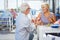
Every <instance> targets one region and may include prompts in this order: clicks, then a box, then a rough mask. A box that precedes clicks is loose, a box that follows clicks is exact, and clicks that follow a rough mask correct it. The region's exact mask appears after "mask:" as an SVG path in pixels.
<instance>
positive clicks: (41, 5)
mask: <svg viewBox="0 0 60 40" xmlns="http://www.w3.org/2000/svg"><path fill="white" fill-rule="evenodd" d="M43 5H46V6H47V7H48V8H49V4H48V3H42V5H41V6H43Z"/></svg>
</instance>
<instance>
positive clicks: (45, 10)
mask: <svg viewBox="0 0 60 40" xmlns="http://www.w3.org/2000/svg"><path fill="white" fill-rule="evenodd" d="M48 9H49V8H48V6H47V5H42V10H43V12H44V13H45V12H47V11H48Z"/></svg>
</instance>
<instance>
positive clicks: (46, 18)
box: [37, 3, 56, 25]
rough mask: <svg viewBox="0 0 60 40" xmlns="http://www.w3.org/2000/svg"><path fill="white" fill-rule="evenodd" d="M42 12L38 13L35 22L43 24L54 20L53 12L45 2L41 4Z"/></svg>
mask: <svg viewBox="0 0 60 40" xmlns="http://www.w3.org/2000/svg"><path fill="white" fill-rule="evenodd" d="M41 8H42V12H41V13H39V15H38V17H37V24H40V25H45V24H48V23H54V22H55V21H56V18H55V15H54V13H52V12H50V10H49V5H48V4H47V3H43V4H42V5H41Z"/></svg>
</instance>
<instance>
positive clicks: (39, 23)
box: [36, 13, 43, 25]
mask: <svg viewBox="0 0 60 40" xmlns="http://www.w3.org/2000/svg"><path fill="white" fill-rule="evenodd" d="M36 24H37V25H43V22H42V21H41V14H40V13H39V14H38V16H37V17H36Z"/></svg>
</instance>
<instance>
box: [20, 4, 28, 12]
mask: <svg viewBox="0 0 60 40" xmlns="http://www.w3.org/2000/svg"><path fill="white" fill-rule="evenodd" d="M28 8H29V5H28V4H27V3H22V4H21V6H20V11H21V12H24V11H26V10H27V9H28Z"/></svg>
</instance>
